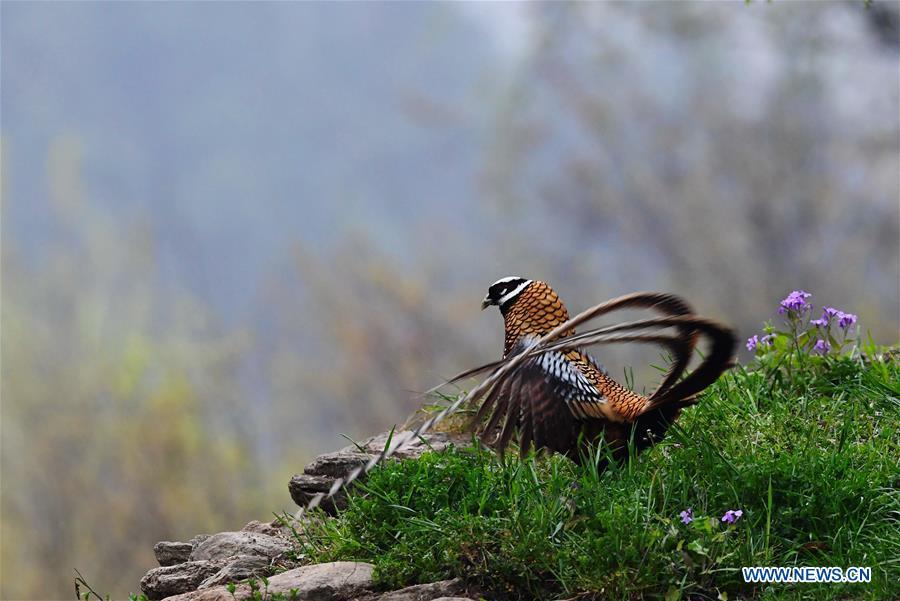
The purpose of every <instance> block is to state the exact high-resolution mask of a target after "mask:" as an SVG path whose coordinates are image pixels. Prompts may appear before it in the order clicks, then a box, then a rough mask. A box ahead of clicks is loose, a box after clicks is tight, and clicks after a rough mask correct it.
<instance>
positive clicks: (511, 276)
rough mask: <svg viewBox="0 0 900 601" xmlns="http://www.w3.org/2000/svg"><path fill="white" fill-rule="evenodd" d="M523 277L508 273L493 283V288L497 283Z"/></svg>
mask: <svg viewBox="0 0 900 601" xmlns="http://www.w3.org/2000/svg"><path fill="white" fill-rule="evenodd" d="M521 279H522V278H521V277H519V276H517V275H508V276H506V277H505V278H500V279H499V280H497V281H496V282H494V283H493V284H491V288H493V287H494V286H496V285H497V284H503V283H504V282H512V281H513V280H521Z"/></svg>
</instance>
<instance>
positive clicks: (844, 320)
mask: <svg viewBox="0 0 900 601" xmlns="http://www.w3.org/2000/svg"><path fill="white" fill-rule="evenodd" d="M855 323H856V315H854V314H853V313H844V312H843V311H838V326H840V328H841V329H842V330H846V329H847V328H849V327H850V326H852V325H853V324H855Z"/></svg>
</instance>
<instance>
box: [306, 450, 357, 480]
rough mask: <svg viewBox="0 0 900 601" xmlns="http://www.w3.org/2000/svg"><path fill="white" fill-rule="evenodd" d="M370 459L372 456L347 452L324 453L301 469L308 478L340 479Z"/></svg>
mask: <svg viewBox="0 0 900 601" xmlns="http://www.w3.org/2000/svg"><path fill="white" fill-rule="evenodd" d="M372 457H373V455H367V454H365V453H357V452H354V451H347V450H345V451H338V452H337V453H326V454H324V455H319V456H318V457H316V458H315V460H313V462H312V463H310V464H309V465H307V466H306V467H305V468H303V473H304V474H307V475H309V476H329V477H331V478H342V477H344V476H346V475H347V474H349V473H350V472H351V471H352V470H353V469H355V468H357V467H362V466H364V465H365V464H366V463H368V462H369V460H370V459H371V458H372Z"/></svg>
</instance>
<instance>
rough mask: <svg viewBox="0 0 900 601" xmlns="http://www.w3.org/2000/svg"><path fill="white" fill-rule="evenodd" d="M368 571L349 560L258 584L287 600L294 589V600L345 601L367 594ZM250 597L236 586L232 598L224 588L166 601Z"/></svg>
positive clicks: (244, 588) (299, 570) (369, 585)
mask: <svg viewBox="0 0 900 601" xmlns="http://www.w3.org/2000/svg"><path fill="white" fill-rule="evenodd" d="M372 569H373V566H372V565H371V564H368V563H357V562H353V561H336V562H334V563H320V564H317V565H311V566H303V567H301V568H295V569H293V570H288V571H287V572H282V573H281V574H276V575H275V576H272V577H271V578H269V584H268V586H265V585H263V584H262V583H258V584H259V586H260V590H263V591H265V592H267V594H269V595H274V594H278V593H281V594H283V595H285V596H288V597H289V596H290V595H291V591H292V590H296V599H298V600H302V601H347V600H349V599H356V598H359V597H362V596H364V595H365V594H366V593H369V592H371V589H372V586H373V583H372ZM251 595H252V590H251V588H250V587H249V586H248V585H246V584H239V585H238V586H237V587H236V589H235V591H234V597H233V598H232V595H231V593H229V592H228V589H227V588H225V587H224V586H214V587H210V588H207V589H203V590H200V591H192V592H189V593H185V594H182V595H178V596H175V597H170V598H169V599H167V601H234V599H237V600H238V601H242V600H244V599H249V598H250V596H251Z"/></svg>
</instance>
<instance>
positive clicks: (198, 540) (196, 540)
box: [188, 534, 210, 547]
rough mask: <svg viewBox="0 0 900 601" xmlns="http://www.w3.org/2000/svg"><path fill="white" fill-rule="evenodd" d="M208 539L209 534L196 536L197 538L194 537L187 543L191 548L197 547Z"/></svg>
mask: <svg viewBox="0 0 900 601" xmlns="http://www.w3.org/2000/svg"><path fill="white" fill-rule="evenodd" d="M209 537H210V535H209V534H198V535H197V536H195V537H194V538H192V539H191V540H189V541H188V542H189V543H191V546H192V547H196V546H197V545H199V544H200V543H202V542H203V541H205V540H206V539H208V538H209Z"/></svg>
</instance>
